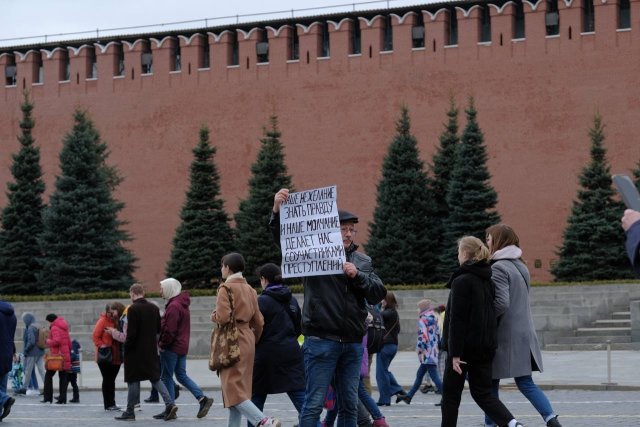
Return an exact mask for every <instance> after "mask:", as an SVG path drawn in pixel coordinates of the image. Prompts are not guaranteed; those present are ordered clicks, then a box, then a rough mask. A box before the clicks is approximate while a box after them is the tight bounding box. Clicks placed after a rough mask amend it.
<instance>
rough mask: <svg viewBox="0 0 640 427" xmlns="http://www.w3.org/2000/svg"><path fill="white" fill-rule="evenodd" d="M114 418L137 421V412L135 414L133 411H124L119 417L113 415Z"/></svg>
mask: <svg viewBox="0 0 640 427" xmlns="http://www.w3.org/2000/svg"><path fill="white" fill-rule="evenodd" d="M113 418H114V419H116V420H118V421H135V420H136V414H134V413H133V412H128V411H124V412H123V413H122V415H120V416H118V417H113Z"/></svg>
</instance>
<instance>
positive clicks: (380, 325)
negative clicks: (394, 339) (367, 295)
mask: <svg viewBox="0 0 640 427" xmlns="http://www.w3.org/2000/svg"><path fill="white" fill-rule="evenodd" d="M367 311H368V312H369V313H370V314H371V315H372V316H373V320H372V321H371V322H370V323H369V325H368V328H367V351H368V352H369V354H375V353H377V352H379V351H380V349H381V348H382V345H383V341H384V336H385V334H386V333H387V330H386V329H385V327H384V321H383V320H382V314H381V313H380V310H378V309H377V308H376V307H375V306H371V305H368V304H367Z"/></svg>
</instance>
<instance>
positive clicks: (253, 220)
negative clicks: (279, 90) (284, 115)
mask: <svg viewBox="0 0 640 427" xmlns="http://www.w3.org/2000/svg"><path fill="white" fill-rule="evenodd" d="M269 123H270V127H269V129H264V135H263V138H262V139H261V140H260V151H259V152H258V157H257V159H256V161H255V163H254V164H253V165H251V178H250V179H249V197H248V198H247V199H246V200H242V201H241V202H240V206H239V208H238V212H237V213H236V215H235V222H236V236H237V237H236V246H237V248H238V250H239V252H240V253H241V254H242V255H243V256H244V258H245V261H246V268H245V276H246V277H248V278H249V279H250V280H251V281H255V276H253V275H254V272H255V269H256V268H257V267H259V266H261V265H262V264H264V263H267V262H273V263H275V264H280V260H281V258H282V256H281V253H280V249H279V248H278V246H277V245H276V244H275V243H274V242H273V237H272V235H271V232H270V231H269V228H268V227H267V224H268V221H269V216H270V215H271V211H272V209H273V196H274V195H275V194H276V193H277V192H278V190H280V189H281V188H288V189H289V190H291V191H294V189H293V187H292V184H291V176H289V175H287V167H286V165H285V163H284V152H283V145H282V143H281V142H280V131H279V130H278V118H277V117H275V116H272V117H270V119H269Z"/></svg>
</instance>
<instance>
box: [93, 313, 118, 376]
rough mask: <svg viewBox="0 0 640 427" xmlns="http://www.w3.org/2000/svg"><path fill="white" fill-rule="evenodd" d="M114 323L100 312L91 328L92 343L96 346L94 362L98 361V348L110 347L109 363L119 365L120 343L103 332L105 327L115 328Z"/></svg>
mask: <svg viewBox="0 0 640 427" xmlns="http://www.w3.org/2000/svg"><path fill="white" fill-rule="evenodd" d="M115 327H116V324H115V322H114V321H113V319H112V318H111V317H108V316H107V314H106V313H101V314H100V318H99V319H98V321H97V322H96V326H95V327H94V328H93V344H94V345H95V346H96V356H95V359H96V362H97V361H98V348H100V347H111V357H112V361H111V364H113V365H120V364H121V363H122V360H121V357H120V343H119V342H118V341H116V340H114V339H113V337H112V336H111V334H110V333H108V332H105V328H115Z"/></svg>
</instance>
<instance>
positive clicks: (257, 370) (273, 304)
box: [253, 284, 304, 395]
mask: <svg viewBox="0 0 640 427" xmlns="http://www.w3.org/2000/svg"><path fill="white" fill-rule="evenodd" d="M258 306H259V307H260V312H261V313H262V316H263V317H264V327H263V329H262V336H261V337H260V341H259V342H258V343H257V344H256V355H255V359H254V362H253V394H254V395H256V394H258V395H265V394H276V393H285V392H288V391H296V390H304V361H303V355H302V349H301V348H300V345H299V344H298V334H299V333H300V323H301V320H302V314H301V313H300V306H299V305H298V301H297V300H296V299H295V298H293V297H292V296H291V290H290V289H289V288H287V287H286V286H282V285H271V284H270V285H269V286H267V288H266V289H265V290H264V291H263V292H262V295H260V296H259V297H258Z"/></svg>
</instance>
